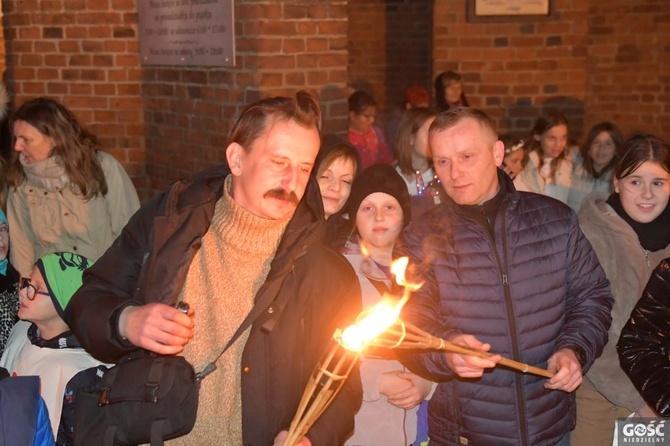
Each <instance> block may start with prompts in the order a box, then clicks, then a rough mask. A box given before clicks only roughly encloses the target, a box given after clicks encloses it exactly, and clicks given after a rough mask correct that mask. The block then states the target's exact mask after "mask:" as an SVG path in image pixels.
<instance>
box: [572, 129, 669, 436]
mask: <svg viewBox="0 0 670 446" xmlns="http://www.w3.org/2000/svg"><path fill="white" fill-rule="evenodd" d="M622 151H623V157H622V158H621V160H620V161H619V163H618V164H617V166H616V167H615V170H614V179H613V182H614V193H612V194H611V195H609V196H608V195H607V194H606V193H602V192H594V193H592V194H590V195H588V196H587V197H586V198H585V200H584V203H583V204H582V207H581V209H580V211H579V221H580V225H581V227H582V230H583V231H584V234H585V235H586V237H587V238H588V239H589V241H590V242H591V245H592V246H593V249H594V250H595V252H596V255H597V256H598V259H599V261H600V263H601V265H602V267H603V269H604V270H605V274H606V275H607V278H608V279H609V280H610V283H611V287H612V294H613V296H614V301H615V303H614V307H613V308H612V325H611V326H610V329H609V340H608V343H607V345H606V346H605V349H604V351H603V354H602V356H601V357H600V358H598V359H597V360H596V361H595V362H594V364H593V366H592V367H591V369H590V370H589V371H588V373H587V374H586V376H585V377H584V382H583V384H582V386H581V388H580V389H579V390H578V391H577V427H576V428H575V430H574V431H573V432H572V436H571V444H572V445H573V446H574V445H592V444H612V439H613V435H614V422H615V420H616V419H617V418H625V417H627V416H629V415H631V414H632V413H636V414H637V415H640V416H655V413H654V411H653V410H652V409H651V408H649V407H648V406H647V405H646V404H645V403H644V401H643V399H642V397H641V396H640V394H639V393H638V391H637V390H636V389H635V387H634V386H633V384H632V383H631V382H630V380H629V379H628V377H627V376H626V374H625V373H624V371H623V370H622V369H621V367H620V366H619V358H618V356H617V352H616V343H617V340H618V339H619V335H620V334H621V329H622V327H623V326H624V324H625V323H626V320H627V319H628V315H629V314H630V312H631V310H632V309H633V307H634V306H635V304H636V302H637V300H638V298H639V297H640V295H641V294H642V290H643V289H644V286H645V285H646V283H647V280H648V279H649V277H650V275H651V273H652V270H653V268H654V267H655V266H656V265H657V264H658V262H659V261H660V260H662V259H663V258H665V257H668V256H669V255H670V208H669V207H668V206H667V205H668V196H669V195H670V146H669V145H668V144H667V143H665V142H664V141H661V140H659V139H658V138H655V137H653V136H637V137H634V138H631V139H630V140H628V141H626V142H625V143H624V146H623V148H622Z"/></svg>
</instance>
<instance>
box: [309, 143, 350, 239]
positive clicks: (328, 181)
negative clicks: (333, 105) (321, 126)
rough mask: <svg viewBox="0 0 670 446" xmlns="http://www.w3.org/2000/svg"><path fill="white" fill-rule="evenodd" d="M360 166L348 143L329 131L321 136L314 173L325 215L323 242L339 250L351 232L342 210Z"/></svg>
mask: <svg viewBox="0 0 670 446" xmlns="http://www.w3.org/2000/svg"><path fill="white" fill-rule="evenodd" d="M360 166H361V160H360V155H359V154H358V152H357V151H356V149H355V148H354V147H353V146H352V145H351V144H349V142H347V141H346V140H344V139H342V138H340V137H339V136H337V135H334V134H332V133H330V134H327V135H325V136H324V137H323V141H322V142H321V149H320V150H319V154H318V155H317V157H316V161H315V163H314V169H313V172H314V175H315V177H316V180H317V182H318V183H319V189H320V190H321V198H322V200H323V211H324V214H325V217H326V236H325V241H326V244H328V245H329V246H331V247H333V248H334V249H336V250H338V251H339V250H340V249H341V248H342V247H343V246H344V242H346V239H347V237H348V236H349V235H350V233H351V227H352V223H351V222H350V220H349V217H348V215H346V213H345V212H344V210H343V209H344V204H345V203H346V202H347V199H348V198H349V194H350V193H351V184H352V183H353V182H354V179H355V178H356V175H358V173H359V172H360V170H361V167H360Z"/></svg>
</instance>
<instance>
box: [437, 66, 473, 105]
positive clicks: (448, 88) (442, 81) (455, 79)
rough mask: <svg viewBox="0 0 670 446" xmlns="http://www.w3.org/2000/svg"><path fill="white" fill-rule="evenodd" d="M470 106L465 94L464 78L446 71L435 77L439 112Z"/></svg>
mask: <svg viewBox="0 0 670 446" xmlns="http://www.w3.org/2000/svg"><path fill="white" fill-rule="evenodd" d="M469 106H470V104H468V100H467V99H466V98H465V93H463V78H462V77H461V75H460V74H458V73H456V72H454V71H444V72H442V73H440V74H438V75H437V76H436V77H435V107H436V108H437V111H438V112H443V111H445V110H449V109H450V108H455V107H469Z"/></svg>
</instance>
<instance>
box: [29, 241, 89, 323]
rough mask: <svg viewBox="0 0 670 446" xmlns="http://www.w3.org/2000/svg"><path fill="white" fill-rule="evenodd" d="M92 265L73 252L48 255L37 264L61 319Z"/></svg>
mask: <svg viewBox="0 0 670 446" xmlns="http://www.w3.org/2000/svg"><path fill="white" fill-rule="evenodd" d="M91 265H93V261H92V260H89V259H87V258H86V257H82V256H80V255H79V254H73V253H71V252H55V253H53V254H47V255H45V256H42V257H40V259H39V260H38V261H37V262H35V266H36V267H37V268H38V269H39V270H40V273H41V274H42V277H43V278H44V283H45V284H46V286H47V290H48V291H49V295H50V296H51V300H52V301H53V303H54V307H55V308H56V312H58V315H59V316H60V317H61V318H62V317H63V311H64V310H65V307H67V304H68V303H69V302H70V299H71V298H72V296H73V295H74V293H75V291H77V290H78V289H79V287H80V286H81V284H82V275H83V274H84V270H86V269H87V268H88V267H90V266H91Z"/></svg>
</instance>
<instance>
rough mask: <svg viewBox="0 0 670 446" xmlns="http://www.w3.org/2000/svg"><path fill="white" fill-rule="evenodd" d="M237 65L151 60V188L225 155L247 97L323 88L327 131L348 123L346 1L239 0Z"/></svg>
mask: <svg viewBox="0 0 670 446" xmlns="http://www.w3.org/2000/svg"><path fill="white" fill-rule="evenodd" d="M235 18H236V23H235V35H236V36H237V39H236V43H237V47H236V50H237V51H236V65H237V66H236V67H235V68H200V67H186V68H183V67H146V68H145V70H144V75H143V82H142V83H143V95H144V97H145V100H146V124H147V149H148V151H147V153H148V164H147V174H148V175H149V176H150V178H151V188H152V189H153V190H160V189H163V188H164V186H165V185H166V184H167V183H169V182H171V181H173V180H174V179H176V178H182V177H187V176H190V175H191V174H192V173H193V172H197V171H199V170H202V169H203V168H205V167H208V166H212V165H217V164H220V163H222V162H223V161H224V160H225V152H224V149H225V147H226V139H227V138H226V137H227V134H228V130H229V125H230V124H231V121H232V119H233V117H234V116H235V115H236V113H237V112H238V111H239V110H240V109H241V108H242V107H243V106H244V105H245V104H247V103H248V102H251V101H254V100H256V99H258V98H260V97H267V96H275V95H292V94H294V93H295V91H296V90H298V89H303V88H307V89H312V90H315V91H316V92H317V93H318V94H319V98H320V102H321V105H322V107H323V111H324V114H325V116H326V120H325V131H333V130H342V129H344V128H346V94H345V91H344V89H345V86H346V83H347V80H348V77H347V44H346V33H347V10H346V1H329V2H322V1H319V0H302V1H295V0H294V1H286V2H282V1H251V0H247V1H241V0H238V1H236V2H235Z"/></svg>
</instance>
